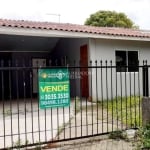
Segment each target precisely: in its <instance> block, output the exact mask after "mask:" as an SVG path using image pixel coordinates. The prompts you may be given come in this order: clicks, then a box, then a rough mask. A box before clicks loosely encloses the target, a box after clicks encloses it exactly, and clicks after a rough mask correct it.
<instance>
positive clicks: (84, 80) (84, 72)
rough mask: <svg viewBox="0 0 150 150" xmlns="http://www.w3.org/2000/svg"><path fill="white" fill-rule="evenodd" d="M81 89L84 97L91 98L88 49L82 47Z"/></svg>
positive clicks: (85, 46)
mask: <svg viewBox="0 0 150 150" xmlns="http://www.w3.org/2000/svg"><path fill="white" fill-rule="evenodd" d="M80 66H81V68H80V75H81V78H80V89H81V96H82V97H86V98H88V97H89V79H88V78H89V77H88V47H87V45H83V46H81V47H80Z"/></svg>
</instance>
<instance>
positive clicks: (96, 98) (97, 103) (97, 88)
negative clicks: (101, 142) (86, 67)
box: [95, 60, 99, 134]
mask: <svg viewBox="0 0 150 150" xmlns="http://www.w3.org/2000/svg"><path fill="white" fill-rule="evenodd" d="M95 72H96V74H95V76H96V80H95V82H96V111H97V112H96V115H97V116H96V117H97V134H98V123H99V122H98V117H99V115H98V81H97V60H96V61H95Z"/></svg>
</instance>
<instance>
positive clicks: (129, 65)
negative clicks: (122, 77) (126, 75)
mask: <svg viewBox="0 0 150 150" xmlns="http://www.w3.org/2000/svg"><path fill="white" fill-rule="evenodd" d="M116 71H117V72H138V51H119V50H118V51H116Z"/></svg>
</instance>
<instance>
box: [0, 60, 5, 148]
mask: <svg viewBox="0 0 150 150" xmlns="http://www.w3.org/2000/svg"><path fill="white" fill-rule="evenodd" d="M1 67H2V68H3V67H4V61H3V60H1ZM1 80H2V85H1V88H2V97H1V98H2V105H3V130H4V148H5V147H6V131H5V130H6V129H5V100H4V92H5V91H4V70H1Z"/></svg>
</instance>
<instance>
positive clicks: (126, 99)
mask: <svg viewBox="0 0 150 150" xmlns="http://www.w3.org/2000/svg"><path fill="white" fill-rule="evenodd" d="M125 67H126V70H127V66H125ZM125 101H126V104H125V106H126V128H127V119H128V115H127V113H128V108H127V104H128V102H127V101H128V98H127V71H125Z"/></svg>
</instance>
